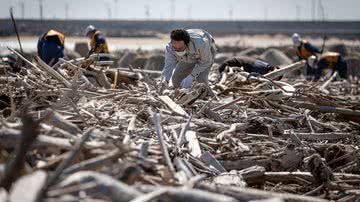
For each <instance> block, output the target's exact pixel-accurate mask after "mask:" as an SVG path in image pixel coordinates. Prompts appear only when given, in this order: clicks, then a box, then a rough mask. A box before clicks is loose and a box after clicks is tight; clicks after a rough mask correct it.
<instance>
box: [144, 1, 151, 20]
mask: <svg viewBox="0 0 360 202" xmlns="http://www.w3.org/2000/svg"><path fill="white" fill-rule="evenodd" d="M145 16H146V19H147V20H150V6H149V4H146V5H145Z"/></svg>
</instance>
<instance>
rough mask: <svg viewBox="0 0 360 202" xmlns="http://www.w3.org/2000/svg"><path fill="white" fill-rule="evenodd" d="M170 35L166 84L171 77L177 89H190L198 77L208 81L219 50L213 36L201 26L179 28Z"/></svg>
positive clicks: (164, 77) (163, 82)
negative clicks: (198, 27)
mask: <svg viewBox="0 0 360 202" xmlns="http://www.w3.org/2000/svg"><path fill="white" fill-rule="evenodd" d="M170 38H171V41H170V42H169V43H168V45H167V46H166V50H165V65H164V69H163V71H162V84H163V85H165V86H168V84H169V81H170V79H171V78H172V83H173V86H174V88H185V89H190V88H191V86H192V84H193V82H194V81H195V80H196V81H197V82H200V83H206V84H207V83H208V75H209V72H210V68H211V66H212V64H213V63H214V58H215V53H216V48H215V41H214V39H213V37H212V36H211V35H210V34H209V33H208V32H206V31H204V30H201V29H188V30H184V29H175V30H173V31H172V32H171V34H170ZM174 68H175V71H174V73H173V70H174Z"/></svg>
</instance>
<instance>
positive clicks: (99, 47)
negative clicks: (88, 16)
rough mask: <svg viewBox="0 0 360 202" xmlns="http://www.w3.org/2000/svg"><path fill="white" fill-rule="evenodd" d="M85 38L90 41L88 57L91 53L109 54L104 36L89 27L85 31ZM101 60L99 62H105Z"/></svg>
mask: <svg viewBox="0 0 360 202" xmlns="http://www.w3.org/2000/svg"><path fill="white" fill-rule="evenodd" d="M85 34H86V36H87V37H88V38H89V39H90V51H89V54H88V55H91V54H93V53H110V52H109V48H108V45H107V43H106V40H105V36H104V35H103V34H102V33H101V32H100V31H98V30H97V29H96V28H95V27H94V26H92V25H89V26H88V27H87V28H86V30H85ZM105 59H106V58H101V59H100V60H105Z"/></svg>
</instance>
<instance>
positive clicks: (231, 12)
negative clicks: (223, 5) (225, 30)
mask: <svg viewBox="0 0 360 202" xmlns="http://www.w3.org/2000/svg"><path fill="white" fill-rule="evenodd" d="M233 15H234V13H233V8H232V5H230V6H229V20H233Z"/></svg>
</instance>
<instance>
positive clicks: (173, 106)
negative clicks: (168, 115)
mask: <svg viewBox="0 0 360 202" xmlns="http://www.w3.org/2000/svg"><path fill="white" fill-rule="evenodd" d="M159 99H160V100H161V101H162V102H163V103H164V104H166V105H167V106H168V107H169V108H170V109H171V110H172V111H173V112H174V113H176V114H178V115H180V116H188V114H187V113H186V111H185V110H184V109H183V108H182V107H181V106H180V105H178V104H176V103H175V102H174V101H173V100H172V99H171V98H169V96H166V95H164V96H159Z"/></svg>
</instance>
